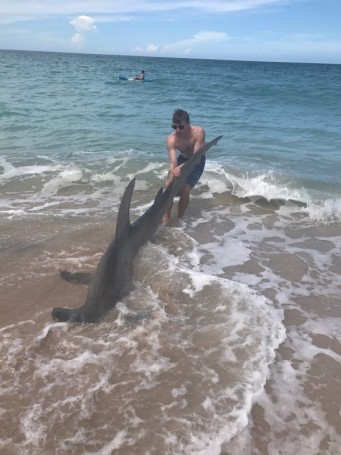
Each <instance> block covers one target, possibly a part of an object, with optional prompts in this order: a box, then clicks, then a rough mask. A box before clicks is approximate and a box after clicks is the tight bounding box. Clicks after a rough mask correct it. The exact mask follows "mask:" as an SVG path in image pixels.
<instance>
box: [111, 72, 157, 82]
mask: <svg viewBox="0 0 341 455" xmlns="http://www.w3.org/2000/svg"><path fill="white" fill-rule="evenodd" d="M118 78H119V79H120V80H121V81H138V82H153V80H152V79H143V80H142V79H135V77H134V76H130V77H127V76H124V75H123V74H121V75H120V76H118Z"/></svg>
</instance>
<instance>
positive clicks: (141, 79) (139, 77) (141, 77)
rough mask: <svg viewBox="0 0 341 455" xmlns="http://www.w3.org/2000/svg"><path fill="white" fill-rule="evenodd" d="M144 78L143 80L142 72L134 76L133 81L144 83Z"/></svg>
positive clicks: (143, 73) (143, 74)
mask: <svg viewBox="0 0 341 455" xmlns="http://www.w3.org/2000/svg"><path fill="white" fill-rule="evenodd" d="M144 78H145V72H144V70H142V71H141V73H139V74H136V76H135V78H134V79H135V80H138V81H144Z"/></svg>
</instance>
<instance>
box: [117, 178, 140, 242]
mask: <svg viewBox="0 0 341 455" xmlns="http://www.w3.org/2000/svg"><path fill="white" fill-rule="evenodd" d="M135 180H136V179H135V178H134V179H133V180H131V181H130V183H129V185H128V186H127V188H126V190H125V192H124V194H123V197H122V201H121V205H120V209H119V211H118V216H117V223H116V239H119V238H123V237H125V236H126V235H127V234H128V233H129V230H130V202H131V198H132V195H133V191H134V186H135Z"/></svg>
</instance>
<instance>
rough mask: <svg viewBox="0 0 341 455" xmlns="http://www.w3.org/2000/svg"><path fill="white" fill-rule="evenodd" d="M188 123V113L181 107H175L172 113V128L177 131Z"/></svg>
mask: <svg viewBox="0 0 341 455" xmlns="http://www.w3.org/2000/svg"><path fill="white" fill-rule="evenodd" d="M189 124H190V119H189V115H188V113H187V112H186V111H184V110H182V109H177V110H176V111H174V114H173V121H172V128H173V129H174V130H175V131H176V132H178V131H179V130H180V131H182V130H184V129H186V128H187V127H188V125H189Z"/></svg>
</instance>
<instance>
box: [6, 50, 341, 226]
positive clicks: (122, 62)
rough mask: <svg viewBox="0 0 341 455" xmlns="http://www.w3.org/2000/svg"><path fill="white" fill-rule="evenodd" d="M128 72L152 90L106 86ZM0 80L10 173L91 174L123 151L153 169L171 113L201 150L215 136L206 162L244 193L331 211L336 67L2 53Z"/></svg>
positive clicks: (336, 190) (339, 112)
mask: <svg viewBox="0 0 341 455" xmlns="http://www.w3.org/2000/svg"><path fill="white" fill-rule="evenodd" d="M140 68H145V69H146V72H147V76H148V77H149V78H151V79H153V82H152V83H143V84H138V83H136V82H135V81H127V82H124V81H120V80H119V79H118V75H119V74H121V73H123V74H126V75H131V74H134V73H135V72H137V71H138V70H139V69H140ZM0 77H1V80H2V89H1V98H0V102H1V105H0V106H1V111H0V115H1V122H2V135H1V155H2V157H3V159H5V161H6V162H8V163H9V164H14V167H16V166H21V165H22V164H26V161H25V160H27V159H28V158H29V159H30V160H32V159H33V160H35V162H34V164H39V158H38V157H39V156H44V157H48V158H49V159H51V160H56V161H58V160H60V161H61V162H65V161H69V160H70V157H74V160H75V162H77V163H78V162H79V161H77V156H79V157H80V160H81V163H82V164H88V165H89V166H94V167H96V166H101V165H102V163H103V161H102V160H103V156H104V155H105V154H109V155H111V156H112V157H115V156H116V153H119V152H122V151H124V150H127V149H128V150H130V149H131V150H133V151H134V155H135V156H136V159H137V160H141V163H140V165H143V163H144V162H146V163H147V162H149V161H156V162H161V163H162V162H164V161H166V151H165V138H166V136H167V134H169V133H170V131H171V130H170V123H171V116H172V112H173V111H174V109H176V108H177V107H181V108H184V109H186V110H187V111H188V112H189V113H190V115H191V121H192V123H193V124H200V125H202V126H204V127H205V129H206V134H207V138H208V139H212V138H213V137H215V136H217V135H220V134H223V135H224V139H223V141H222V142H221V145H220V147H219V149H218V150H216V151H215V152H214V154H212V160H214V161H217V162H218V163H219V164H220V165H222V166H224V168H225V170H226V171H227V172H228V173H229V174H231V175H232V176H235V177H239V178H243V179H244V183H243V187H244V189H245V191H246V192H248V194H249V193H250V191H251V192H252V191H253V189H252V188H250V185H251V187H252V184H251V183H250V180H251V179H252V178H254V177H258V176H259V175H263V176H264V177H263V178H264V181H265V183H266V182H267V181H268V180H269V179H271V182H272V183H274V184H275V185H278V186H279V193H280V194H279V197H281V193H282V192H283V191H282V190H283V186H285V187H286V189H287V190H288V194H289V193H290V191H294V194H293V196H294V197H297V196H299V198H300V199H303V202H308V203H314V202H319V203H320V202H321V201H323V202H322V203H324V201H326V200H328V199H334V200H336V201H338V202H339V200H340V195H341V183H340V175H341V160H340V151H341V133H340V124H341V100H340V90H341V86H340V80H341V67H340V66H339V65H314V64H285V63H255V62H233V61H232V62H230V61H208V60H189V59H183V60H181V59H160V58H132V57H116V56H96V55H79V54H51V53H37V52H34V53H30V52H14V51H13V52H11V51H2V52H1V53H0ZM71 159H73V158H71ZM29 163H32V164H33V162H32V161H29ZM1 178H2V181H4V180H5V179H6V174H5V175H1ZM265 187H266V185H265V186H264V194H260V195H259V196H264V197H268V194H267V191H266V188H265ZM303 189H305V190H307V192H308V195H307V194H305V193H304V191H302V190H303ZM308 196H309V197H308ZM272 197H274V195H273V194H272ZM289 197H290V195H289ZM330 215H331V216H333V215H336V217H337V218H339V216H340V213H339V212H337V213H336V214H335V213H332V214H330Z"/></svg>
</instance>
